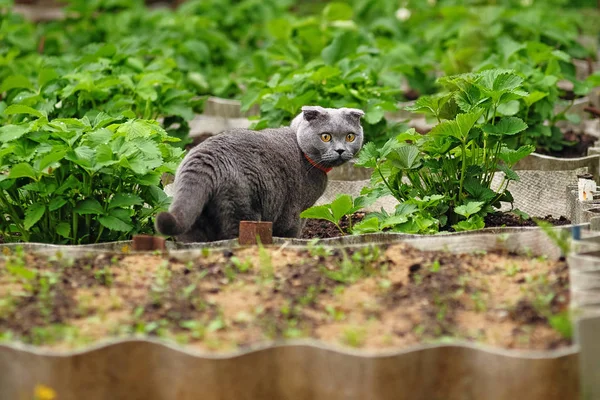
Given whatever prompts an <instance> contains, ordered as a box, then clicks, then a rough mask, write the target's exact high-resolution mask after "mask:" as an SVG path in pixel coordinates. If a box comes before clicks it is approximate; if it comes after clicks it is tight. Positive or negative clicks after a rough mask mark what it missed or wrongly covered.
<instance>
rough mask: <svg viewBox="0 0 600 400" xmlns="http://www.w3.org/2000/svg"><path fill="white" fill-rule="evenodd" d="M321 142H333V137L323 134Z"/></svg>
mask: <svg viewBox="0 0 600 400" xmlns="http://www.w3.org/2000/svg"><path fill="white" fill-rule="evenodd" d="M321 140H322V141H324V142H325V143H327V142H330V141H331V135H330V134H329V133H321Z"/></svg>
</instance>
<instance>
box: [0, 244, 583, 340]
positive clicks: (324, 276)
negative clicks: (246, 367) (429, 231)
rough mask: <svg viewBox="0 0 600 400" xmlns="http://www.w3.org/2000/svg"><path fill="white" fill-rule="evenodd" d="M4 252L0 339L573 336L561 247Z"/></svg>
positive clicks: (0, 261) (0, 277)
mask: <svg viewBox="0 0 600 400" xmlns="http://www.w3.org/2000/svg"><path fill="white" fill-rule="evenodd" d="M124 250H125V251H126V250H127V249H124ZM3 253H4V255H3V256H0V299H1V300H0V340H4V341H21V342H25V343H31V344H34V345H38V346H41V347H45V348H53V349H72V348H78V347H81V346H84V345H88V344H90V343H94V342H97V341H99V340H103V339H107V338H115V337H121V338H122V337H131V336H133V335H139V334H142V335H149V336H157V337H161V338H164V339H166V340H174V341H176V342H178V343H180V344H182V345H187V346H191V347H193V348H198V349H201V350H204V351H226V350H232V349H240V348H248V347H251V346H254V345H257V344H259V343H264V342H269V341H272V340H278V339H290V338H301V337H311V338H316V339H318V340H321V341H323V342H327V343H332V344H337V345H342V346H351V347H360V348H367V349H389V348H394V349H400V348H406V347H408V346H411V345H416V344H419V343H435V342H439V341H446V340H447V339H448V338H449V337H450V338H455V339H460V340H466V341H473V342H479V343H486V344H488V345H492V346H498V347H503V348H511V349H513V348H514V349H516V348H518V349H532V350H533V349H535V350H542V349H553V348H557V347H562V346H568V345H570V344H571V341H570V339H568V338H565V337H563V336H562V335H561V334H560V333H559V332H558V331H557V330H555V329H553V326H559V325H561V323H562V326H570V323H569V321H568V319H567V317H566V316H567V314H566V310H567V309H568V305H569V289H568V267H567V264H566V263H565V261H564V260H556V261H554V260H548V259H545V258H543V257H538V258H532V257H531V256H520V255H516V254H513V253H506V252H489V253H487V254H484V253H481V252H478V253H473V254H461V255H457V254H453V253H450V252H444V251H427V252H425V251H420V250H417V249H415V248H413V247H410V246H409V245H406V244H394V245H386V246H380V247H364V248H360V249H350V248H349V249H331V248H325V247H319V246H316V245H315V246H309V247H308V249H292V248H285V247H281V248H277V247H266V248H261V249H259V248H257V247H253V248H244V249H234V250H225V251H216V250H213V251H209V250H208V249H206V250H205V251H204V252H203V254H202V255H201V256H199V257H197V258H195V259H192V260H190V261H187V262H183V261H180V260H177V259H175V258H170V257H169V256H168V255H160V254H155V253H147V254H129V253H119V254H103V255H96V256H92V257H84V258H81V259H78V260H72V259H69V258H67V257H64V256H61V255H60V254H57V255H55V256H53V257H47V256H36V255H33V254H24V253H23V252H19V251H18V250H17V251H9V250H7V249H4V250H3ZM549 319H550V320H552V322H553V323H552V324H551V323H550V322H549ZM557 321H560V323H557ZM557 324H558V325H557ZM567 336H568V335H567Z"/></svg>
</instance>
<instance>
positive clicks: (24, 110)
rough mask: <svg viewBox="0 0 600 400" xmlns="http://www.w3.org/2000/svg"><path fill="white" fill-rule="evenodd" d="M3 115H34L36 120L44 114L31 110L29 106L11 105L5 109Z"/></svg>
mask: <svg viewBox="0 0 600 400" xmlns="http://www.w3.org/2000/svg"><path fill="white" fill-rule="evenodd" d="M4 114H6V115H13V114H28V115H35V116H36V117H38V118H42V117H43V116H44V114H42V113H41V112H39V111H38V110H36V109H34V108H31V107H29V106H24V105H22V104H13V105H10V106H8V107H6V109H5V110H4Z"/></svg>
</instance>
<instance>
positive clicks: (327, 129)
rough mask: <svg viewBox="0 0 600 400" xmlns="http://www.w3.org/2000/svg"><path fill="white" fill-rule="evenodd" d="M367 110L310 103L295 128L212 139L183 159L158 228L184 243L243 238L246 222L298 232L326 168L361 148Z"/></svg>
mask: <svg viewBox="0 0 600 400" xmlns="http://www.w3.org/2000/svg"><path fill="white" fill-rule="evenodd" d="M363 115H364V113H363V111H361V110H358V109H352V108H339V109H334V108H323V107H319V106H305V107H302V112H301V113H300V114H299V115H298V116H296V118H294V120H293V121H292V123H291V125H290V127H283V128H278V129H264V130H262V131H252V130H247V129H232V130H230V131H226V132H223V133H221V134H219V135H217V136H213V137H211V138H210V139H208V140H206V141H204V142H203V143H201V144H200V145H198V146H196V147H195V148H193V149H192V150H191V151H190V152H189V153H188V154H187V155H186V156H185V158H184V160H183V161H182V163H181V165H180V166H179V168H178V170H177V172H176V174H175V182H174V184H173V185H174V192H173V193H174V194H173V202H172V203H171V206H170V208H169V212H161V213H159V214H158V216H157V218H156V228H157V229H158V231H159V232H160V233H162V234H164V235H168V236H175V237H176V239H177V240H178V241H181V242H206V241H215V240H222V239H231V238H235V237H237V236H238V233H239V232H238V231H239V223H240V221H243V220H249V221H272V222H273V236H279V237H298V236H299V235H300V232H301V230H302V226H303V222H302V221H301V219H300V213H301V212H302V211H303V210H305V209H307V208H309V207H311V206H312V205H314V203H315V202H316V201H317V199H318V198H319V197H320V196H321V195H322V194H323V192H324V191H325V187H326V185H327V173H328V172H329V171H330V170H331V168H332V167H337V166H339V165H342V164H343V163H345V162H347V161H349V160H350V159H351V158H352V157H354V155H355V154H356V153H357V152H358V151H359V150H360V148H361V146H362V143H363V130H362V127H361V125H360V119H361V117H362V116H363Z"/></svg>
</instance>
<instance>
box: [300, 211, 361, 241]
mask: <svg viewBox="0 0 600 400" xmlns="http://www.w3.org/2000/svg"><path fill="white" fill-rule="evenodd" d="M364 217H365V213H364V212H357V213H354V214H352V217H351V221H352V224H356V223H357V222H360V221H362V219H363V218H364ZM340 227H341V228H342V229H343V230H344V232H345V233H348V228H350V223H349V221H348V217H347V216H344V217H342V220H341V221H340ZM340 233H341V232H340V230H339V229H338V228H337V227H336V226H335V225H334V224H333V223H331V222H329V221H325V220H324V219H307V220H306V223H305V225H304V228H303V229H302V235H301V236H300V237H301V238H302V239H314V238H320V239H325V238H332V237H338V236H341V235H340Z"/></svg>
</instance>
